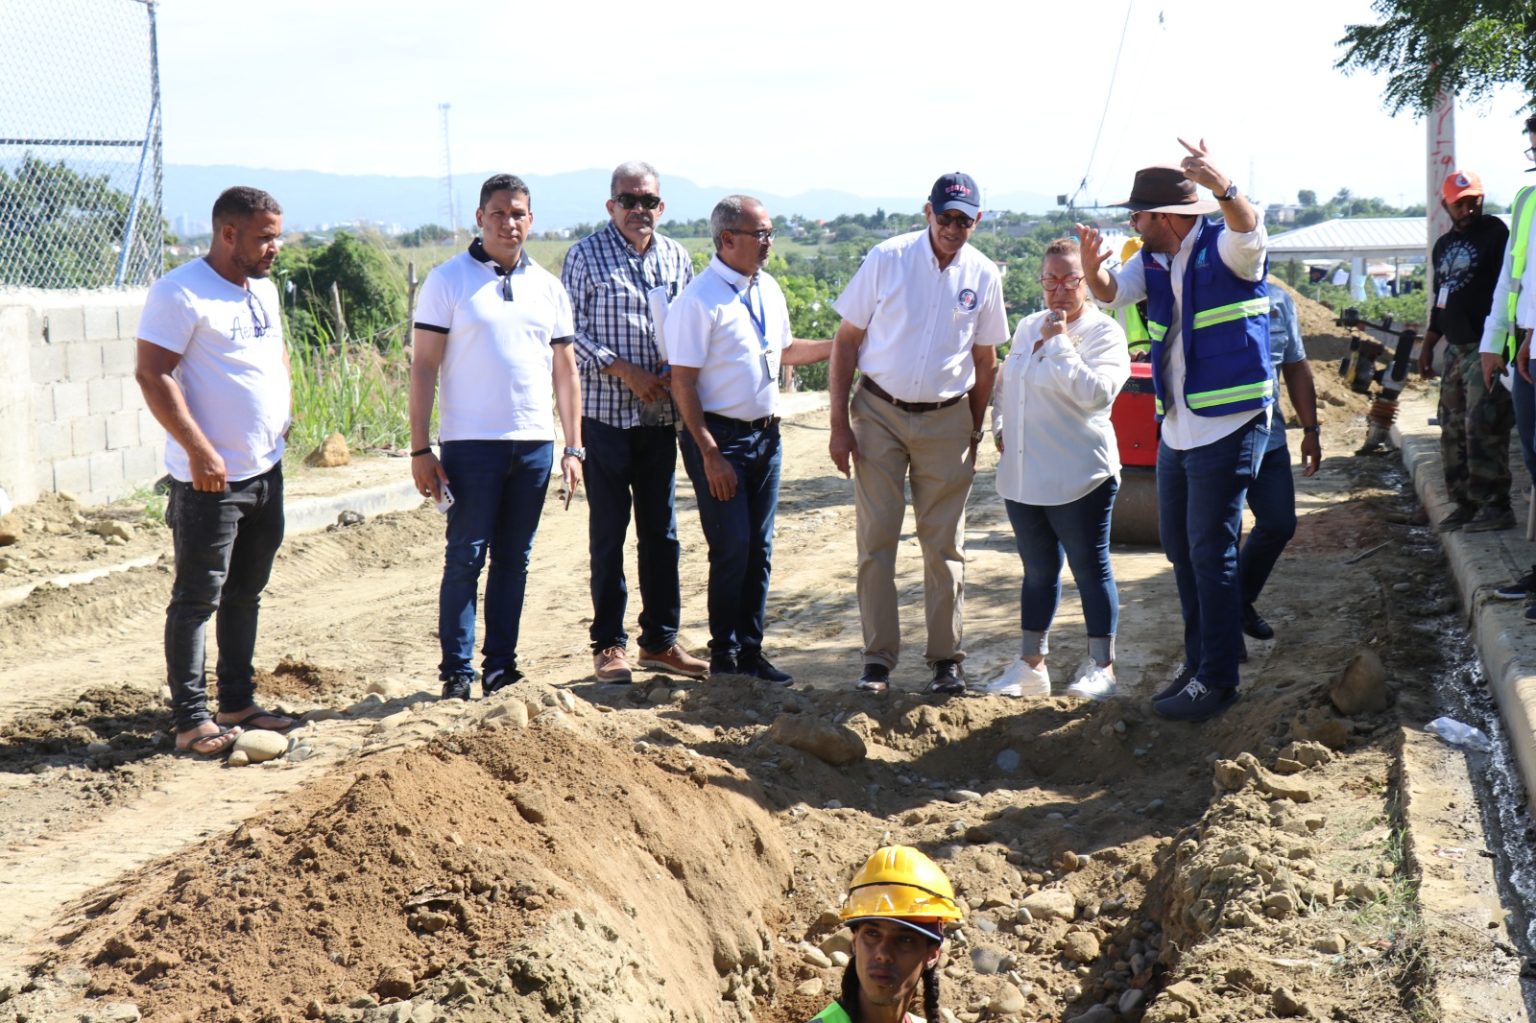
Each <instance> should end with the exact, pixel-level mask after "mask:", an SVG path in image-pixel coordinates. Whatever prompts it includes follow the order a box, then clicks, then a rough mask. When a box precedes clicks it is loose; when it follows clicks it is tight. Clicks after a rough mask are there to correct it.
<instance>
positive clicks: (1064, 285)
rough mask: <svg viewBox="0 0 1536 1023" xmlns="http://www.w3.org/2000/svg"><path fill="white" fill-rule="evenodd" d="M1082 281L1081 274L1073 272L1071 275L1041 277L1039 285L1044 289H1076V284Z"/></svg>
mask: <svg viewBox="0 0 1536 1023" xmlns="http://www.w3.org/2000/svg"><path fill="white" fill-rule="evenodd" d="M1082 283H1083V275H1082V274H1073V275H1072V276H1071V277H1042V278H1040V287H1042V288H1044V289H1045V290H1046V291H1076V290H1077V286H1078V285H1079V284H1082Z"/></svg>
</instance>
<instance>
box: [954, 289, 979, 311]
mask: <svg viewBox="0 0 1536 1023" xmlns="http://www.w3.org/2000/svg"><path fill="white" fill-rule="evenodd" d="M955 301H956V302H957V303H959V305H960V308H961V309H964V310H965V311H966V312H970V311H971V310H972V309H975V308H976V292H975V291H974V290H973V289H971V288H961V289H960V294H958V295H956V296H955Z"/></svg>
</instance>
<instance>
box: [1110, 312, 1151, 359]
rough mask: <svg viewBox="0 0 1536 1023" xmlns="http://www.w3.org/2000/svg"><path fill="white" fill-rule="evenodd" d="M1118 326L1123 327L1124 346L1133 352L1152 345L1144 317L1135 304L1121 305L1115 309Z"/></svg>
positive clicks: (1143, 349)
mask: <svg viewBox="0 0 1536 1023" xmlns="http://www.w3.org/2000/svg"><path fill="white" fill-rule="evenodd" d="M1115 315H1116V318H1117V319H1118V320H1119V321H1120V326H1122V327H1124V328H1125V346H1126V347H1127V348H1129V349H1130V350H1131V351H1133V352H1137V351H1145V350H1146V349H1148V348H1150V347H1151V345H1152V335H1151V334H1149V333H1147V321H1146V318H1145V317H1143V316H1142V315H1141V310H1140V309H1139V308H1137V307H1136V306H1135V305H1128V306H1123V307H1121V308H1120V309H1117V310H1116V311H1115Z"/></svg>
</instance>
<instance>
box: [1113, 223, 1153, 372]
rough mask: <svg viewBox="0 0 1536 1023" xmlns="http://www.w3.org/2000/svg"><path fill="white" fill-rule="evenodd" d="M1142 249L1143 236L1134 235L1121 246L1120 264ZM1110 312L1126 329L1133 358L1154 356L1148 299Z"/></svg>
mask: <svg viewBox="0 0 1536 1023" xmlns="http://www.w3.org/2000/svg"><path fill="white" fill-rule="evenodd" d="M1140 251H1141V236H1140V235H1132V236H1131V237H1129V238H1127V239H1126V240H1125V244H1124V245H1122V246H1120V265H1121V266H1124V265H1125V264H1126V263H1129V262H1130V261H1131V260H1132V259H1134V258H1135V257H1136V254H1137V253H1138V252H1140ZM1110 312H1111V313H1112V314H1113V315H1114V318H1115V320H1116V321H1118V322H1119V324H1120V327H1121V329H1122V330H1124V331H1125V344H1126V347H1127V348H1129V349H1130V350H1131V360H1132V361H1134V362H1145V361H1146V360H1148V359H1150V358H1151V357H1152V335H1151V334H1149V333H1147V300H1146V299H1142V300H1141V301H1140V302H1136V303H1134V304H1132V305H1127V306H1121V307H1120V308H1119V309H1112V310H1110Z"/></svg>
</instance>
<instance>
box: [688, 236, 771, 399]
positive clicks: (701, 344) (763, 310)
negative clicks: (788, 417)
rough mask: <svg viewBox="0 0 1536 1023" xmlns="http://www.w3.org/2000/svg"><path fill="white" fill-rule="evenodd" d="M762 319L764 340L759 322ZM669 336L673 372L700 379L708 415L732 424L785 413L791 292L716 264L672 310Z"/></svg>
mask: <svg viewBox="0 0 1536 1023" xmlns="http://www.w3.org/2000/svg"><path fill="white" fill-rule="evenodd" d="M749 302H750V303H751V305H750V311H749V307H748V303H749ZM759 313H760V314H761V320H762V323H763V331H762V332H761V333H759V331H758V328H757V324H756V323H755V322H754V321H753V318H754V315H757V314H759ZM663 331H664V332H665V335H666V348H667V356H668V358H669V359H670V360H671V362H672V365H674V366H688V367H691V368H694V369H697V370H698V371H699V384H698V390H699V403H700V404H701V405H702V406H703V407H704V411H705V412H713V413H714V414H715V415H719V416H726V417H727V418H730V419H761V418H762V417H764V416H771V415H774V414H775V413H777V412H778V408H779V360H780V358H781V353H782V352H783V350H784V349H786V348H788V347H789V346H790V345H791V344H793V343H794V339H793V338H792V337H790V333H789V305H788V304H787V303H786V302H785V301H784V292H783V291H782V290H780V288H779V282H778V281H775V280H774V279H773V276H772V275H771V274H769V273H768V272H767V271H766V270H762V271H759V272H758V274H757V275H756V276H755V277H749V276H744V275H742V274H739V273H737V272H736V271H735V270H732V269H731V268H730V267H729V266H726V265H725V263H723V262H721V260H720V257H719V256H716V257H715V258H714V259H712V260H710V263H709V266H707V267H706V268H705V269H704V272H703V273H701V274H699V275H698V276H697V277H695V278H694V279H693V282H692V283H691V284H689V285H688V287H686V288H684V289H683V293H682V294H681V295H679V296H678V297H677V301H675V302H673V303H672V306H671V308H669V309H668V310H667V319H666V324H665V326H664V327H663Z"/></svg>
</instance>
